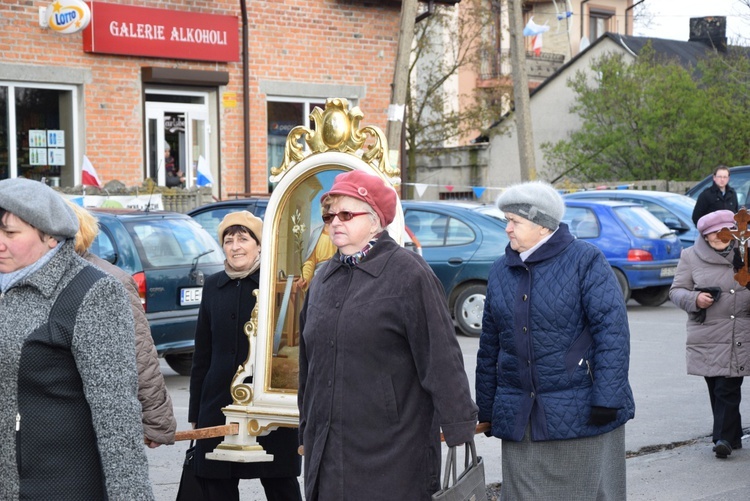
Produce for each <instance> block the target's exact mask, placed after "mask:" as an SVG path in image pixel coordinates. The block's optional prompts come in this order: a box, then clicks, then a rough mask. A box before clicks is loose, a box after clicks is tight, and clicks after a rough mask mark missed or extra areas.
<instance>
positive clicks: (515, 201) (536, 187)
mask: <svg viewBox="0 0 750 501" xmlns="http://www.w3.org/2000/svg"><path fill="white" fill-rule="evenodd" d="M497 207H498V208H499V209H500V210H501V211H503V212H510V213H511V214H516V215H519V216H521V217H523V218H525V219H528V220H529V221H531V222H532V223H536V224H538V225H540V226H544V227H545V228H549V229H550V230H553V231H554V230H556V229H557V227H558V226H560V220H561V219H562V218H563V215H564V214H565V202H563V199H562V197H561V196H560V194H559V193H558V192H557V190H556V189H555V188H554V187H553V186H552V185H551V184H549V183H545V182H544V181H529V182H526V183H520V184H515V185H513V186H511V187H510V188H508V189H506V190H505V191H504V192H503V194H502V195H500V197H499V198H498V199H497Z"/></svg>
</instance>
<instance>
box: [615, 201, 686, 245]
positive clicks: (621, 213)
mask: <svg viewBox="0 0 750 501" xmlns="http://www.w3.org/2000/svg"><path fill="white" fill-rule="evenodd" d="M613 210H614V212H615V215H617V218H618V219H619V220H620V221H622V222H623V223H624V224H625V226H627V227H628V229H629V230H630V231H631V233H633V235H635V236H636V237H639V238H664V237H665V236H668V235H673V234H674V232H673V231H671V230H670V229H669V228H667V227H666V226H665V225H664V223H662V222H661V221H659V220H658V219H656V217H655V216H654V215H653V214H651V213H650V212H649V211H648V210H647V209H646V208H645V207H635V206H630V205H629V206H623V207H613Z"/></svg>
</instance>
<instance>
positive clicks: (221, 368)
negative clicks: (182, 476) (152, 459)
mask: <svg viewBox="0 0 750 501" xmlns="http://www.w3.org/2000/svg"><path fill="white" fill-rule="evenodd" d="M258 283H259V272H257V271H256V272H255V273H253V274H252V275H250V276H248V277H245V278H243V279H241V280H232V279H230V278H229V276H228V275H227V274H226V273H225V272H223V271H221V272H219V273H215V274H213V275H211V276H210V277H208V278H207V279H206V283H205V285H204V286H203V299H202V301H201V306H200V310H199V313H198V324H197V326H196V330H195V353H194V355H193V369H192V371H191V374H190V405H189V410H188V421H190V422H191V423H197V425H196V427H197V428H205V427H208V426H219V425H223V424H226V417H225V416H224V413H222V412H221V409H222V407H226V406H227V405H229V404H231V403H232V396H231V394H230V385H231V383H232V378H233V377H234V375H235V373H236V372H237V367H239V366H240V365H242V364H244V363H245V360H246V359H247V350H248V341H247V336H246V335H245V333H244V331H243V328H244V326H245V323H246V322H247V321H248V320H250V315H251V313H252V310H253V307H254V306H255V297H254V296H253V291H254V290H255V289H258V287H259V285H258ZM221 441H222V438H221V437H219V438H210V439H205V440H198V442H197V447H196V455H195V473H196V475H198V476H201V477H206V478H230V477H231V478H268V477H296V476H298V475H299V474H300V468H301V458H300V456H299V454H298V453H297V446H298V444H297V430H294V429H291V428H281V429H278V430H276V431H273V432H271V433H269V434H268V435H266V436H264V437H259V438H258V443H259V444H260V445H262V446H263V448H264V449H265V450H266V451H267V452H268V453H269V454H273V455H274V460H273V461H272V462H259V463H234V462H230V461H215V460H210V459H206V458H205V454H206V452H211V451H213V450H214V449H215V448H216V446H217V445H219V443H220V442H221Z"/></svg>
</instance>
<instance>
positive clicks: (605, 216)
mask: <svg viewBox="0 0 750 501" xmlns="http://www.w3.org/2000/svg"><path fill="white" fill-rule="evenodd" d="M565 207H566V209H565V217H564V218H563V222H564V223H567V224H568V227H569V228H570V232H571V233H572V234H573V235H575V236H576V237H577V238H580V239H583V240H586V241H589V242H591V243H592V244H594V245H596V246H597V247H599V248H600V249H601V250H602V252H603V253H604V256H605V257H606V258H607V261H608V262H609V264H610V266H612V269H613V270H614V272H615V276H616V277H617V281H618V282H619V283H620V288H621V289H622V293H623V296H624V297H625V300H626V301H627V300H628V299H629V298H630V297H631V296H632V298H633V299H635V300H636V301H637V302H638V303H640V304H642V305H644V306H659V305H661V304H662V303H664V302H665V301H666V300H667V299H669V287H670V286H671V285H672V280H673V278H674V274H675V271H676V270H677V262H678V261H679V259H680V252H682V246H681V244H680V239H679V238H677V236H676V235H675V233H674V231H672V230H670V229H669V228H667V227H666V226H665V225H664V223H662V222H661V221H659V220H658V219H657V218H656V217H655V216H654V215H653V214H651V213H650V212H649V211H648V210H647V209H646V208H645V207H643V206H642V205H640V204H634V203H626V202H615V201H605V200H601V201H593V200H591V201H590V200H577V199H572V198H566V199H565Z"/></svg>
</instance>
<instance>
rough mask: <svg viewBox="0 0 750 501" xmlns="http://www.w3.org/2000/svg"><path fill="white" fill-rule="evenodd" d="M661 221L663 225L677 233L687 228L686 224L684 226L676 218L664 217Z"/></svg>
mask: <svg viewBox="0 0 750 501" xmlns="http://www.w3.org/2000/svg"><path fill="white" fill-rule="evenodd" d="M663 223H664V226H666V227H667V228H669V229H670V230H674V231H676V232H678V233H680V232H683V231H687V230H688V229H689V228H688V227H687V226H685V225H684V224H682V223H681V222H679V221H678V220H677V219H675V218H673V217H668V218H665V219H664V221H663Z"/></svg>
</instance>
